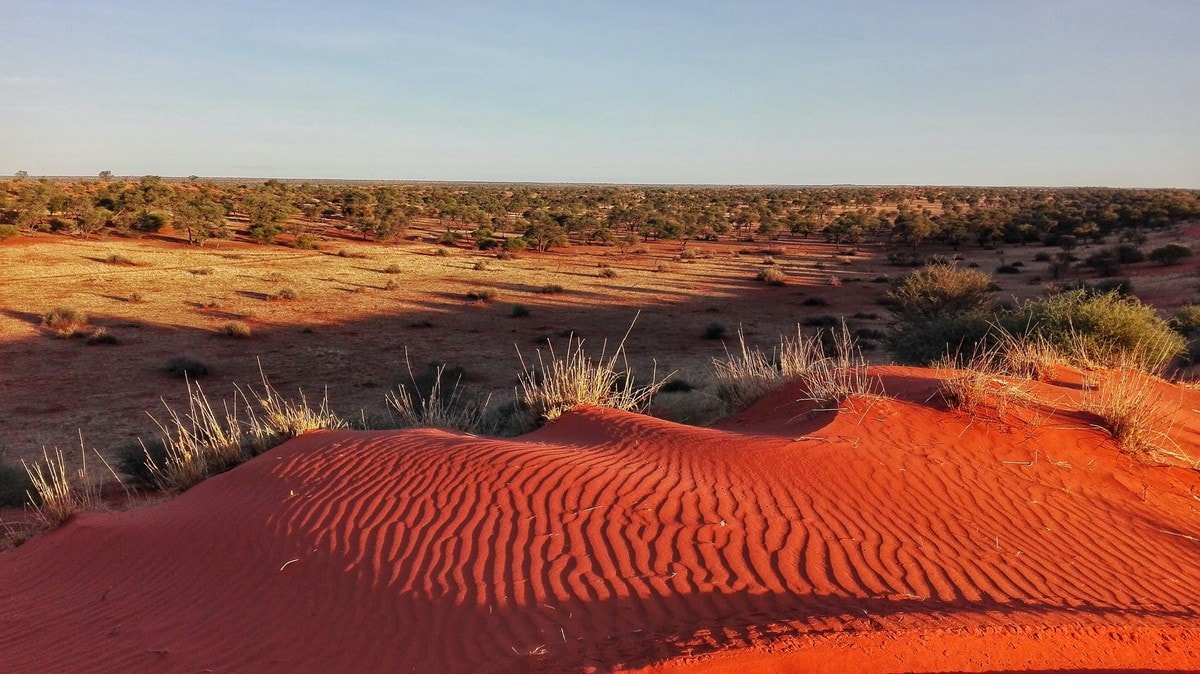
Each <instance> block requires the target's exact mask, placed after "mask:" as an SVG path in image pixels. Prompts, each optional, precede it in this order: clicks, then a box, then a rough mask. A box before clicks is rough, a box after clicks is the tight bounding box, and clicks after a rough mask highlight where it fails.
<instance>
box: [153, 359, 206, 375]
mask: <svg viewBox="0 0 1200 674" xmlns="http://www.w3.org/2000/svg"><path fill="white" fill-rule="evenodd" d="M163 369H164V370H166V371H167V374H169V375H171V376H172V377H175V378H176V379H199V378H200V377H203V376H204V375H206V374H208V366H207V365H205V364H204V363H202V362H200V361H199V360H197V359H195V358H193V357H191V356H176V357H174V358H172V359H171V360H168V361H167V364H166V366H165V367H164V368H163Z"/></svg>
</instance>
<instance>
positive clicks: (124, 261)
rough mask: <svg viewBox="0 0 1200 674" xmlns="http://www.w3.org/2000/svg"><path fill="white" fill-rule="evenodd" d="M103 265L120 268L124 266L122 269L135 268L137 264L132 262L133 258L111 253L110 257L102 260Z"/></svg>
mask: <svg viewBox="0 0 1200 674" xmlns="http://www.w3.org/2000/svg"><path fill="white" fill-rule="evenodd" d="M104 263H105V264H115V265H120V266H124V267H136V266H137V263H136V262H134V261H133V258H130V257H127V256H125V255H122V254H120V253H113V254H112V255H109V256H108V257H106V258H104Z"/></svg>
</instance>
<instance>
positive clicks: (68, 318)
mask: <svg viewBox="0 0 1200 674" xmlns="http://www.w3.org/2000/svg"><path fill="white" fill-rule="evenodd" d="M87 322H88V315H87V314H86V313H84V312H82V311H80V310H79V309H76V308H75V307H69V306H61V307H55V308H53V309H51V310H50V311H47V312H46V313H44V314H42V325H44V326H46V327H47V328H50V329H52V330H66V329H69V328H72V327H75V326H77V325H86V324H87Z"/></svg>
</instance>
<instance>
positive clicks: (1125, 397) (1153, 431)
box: [1081, 367, 1200, 468]
mask: <svg viewBox="0 0 1200 674" xmlns="http://www.w3.org/2000/svg"><path fill="white" fill-rule="evenodd" d="M1081 406H1082V408H1083V410H1084V411H1086V412H1090V413H1092V414H1095V415H1096V416H1097V417H1099V418H1100V422H1101V425H1102V426H1103V427H1104V429H1105V430H1107V431H1108V432H1109V434H1110V435H1111V436H1112V437H1113V439H1114V440H1116V441H1117V444H1118V445H1120V447H1121V449H1122V450H1124V451H1125V452H1128V453H1129V454H1132V455H1133V456H1135V457H1137V458H1139V459H1141V460H1144V461H1147V462H1151V463H1183V464H1186V465H1189V466H1192V467H1193V468H1195V467H1197V465H1198V464H1200V458H1198V457H1196V456H1193V455H1191V454H1189V453H1188V452H1186V451H1184V449H1183V448H1182V447H1180V445H1179V443H1177V442H1176V441H1175V440H1174V439H1173V438H1172V437H1171V435H1170V423H1169V420H1170V418H1171V417H1172V416H1173V415H1174V414H1175V413H1176V412H1178V411H1179V410H1180V408H1181V407H1182V403H1181V402H1174V403H1173V402H1171V401H1169V400H1168V399H1167V396H1166V395H1165V393H1164V392H1163V389H1162V387H1161V386H1160V382H1158V381H1157V380H1156V378H1155V377H1153V376H1151V375H1149V374H1147V373H1145V372H1142V371H1140V370H1139V369H1136V368H1132V367H1125V368H1117V369H1114V370H1110V371H1109V372H1107V373H1106V374H1105V376H1101V377H1097V378H1096V380H1095V383H1094V384H1093V385H1091V386H1088V387H1087V388H1086V389H1085V390H1084V394H1083V398H1082V405H1081ZM1164 421H1166V422H1168V423H1166V424H1164Z"/></svg>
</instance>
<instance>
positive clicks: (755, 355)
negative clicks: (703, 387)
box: [713, 328, 783, 411]
mask: <svg viewBox="0 0 1200 674" xmlns="http://www.w3.org/2000/svg"><path fill="white" fill-rule="evenodd" d="M713 375H714V378H715V379H716V384H717V387H716V388H717V397H718V398H720V399H721V400H722V401H723V402H724V403H725V404H726V406H728V407H729V409H731V410H734V411H736V410H742V409H745V408H746V407H748V406H749V405H750V404H751V403H753V402H754V401H755V400H758V399H759V398H761V397H763V396H764V395H766V394H767V393H770V392H771V391H772V390H774V389H775V388H777V387H778V386H779V385H780V384H781V383H783V381H782V376H781V374H780V371H779V369H778V368H777V367H776V366H775V363H774V362H773V361H772V359H771V358H768V357H767V356H766V355H764V354H763V352H762V351H760V350H758V349H751V348H750V347H749V346H748V345H747V344H746V336H745V334H744V333H743V332H742V330H741V329H740V328H739V329H738V350H737V351H735V352H733V353H730V352H729V350H728V347H727V348H726V351H725V358H724V359H718V358H714V359H713Z"/></svg>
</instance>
